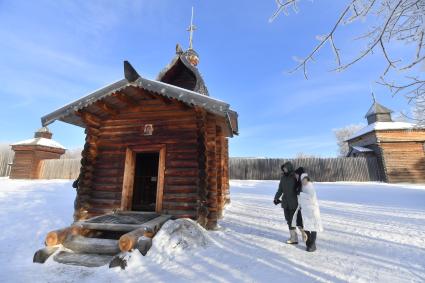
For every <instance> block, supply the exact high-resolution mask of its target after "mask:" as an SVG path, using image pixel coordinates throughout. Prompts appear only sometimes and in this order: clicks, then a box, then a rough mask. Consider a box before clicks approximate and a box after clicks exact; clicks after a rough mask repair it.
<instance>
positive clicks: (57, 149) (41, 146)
mask: <svg viewBox="0 0 425 283" xmlns="http://www.w3.org/2000/svg"><path fill="white" fill-rule="evenodd" d="M12 150H13V151H14V152H15V156H14V159H13V164H12V168H11V171H10V178H11V179H38V178H39V173H40V164H41V161H42V160H44V159H59V158H60V157H61V155H62V154H64V153H65V148H64V147H63V146H62V145H61V144H59V143H58V142H56V141H54V140H52V133H51V132H50V131H49V129H48V128H47V127H43V128H41V129H39V130H38V131H37V132H35V134H34V138H32V139H29V140H24V141H20V142H17V143H14V144H12Z"/></svg>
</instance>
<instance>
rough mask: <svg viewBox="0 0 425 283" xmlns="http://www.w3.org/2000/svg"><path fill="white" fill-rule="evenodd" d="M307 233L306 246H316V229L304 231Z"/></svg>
mask: <svg viewBox="0 0 425 283" xmlns="http://www.w3.org/2000/svg"><path fill="white" fill-rule="evenodd" d="M305 233H306V234H307V242H306V245H307V247H312V246H316V238H317V232H316V231H305Z"/></svg>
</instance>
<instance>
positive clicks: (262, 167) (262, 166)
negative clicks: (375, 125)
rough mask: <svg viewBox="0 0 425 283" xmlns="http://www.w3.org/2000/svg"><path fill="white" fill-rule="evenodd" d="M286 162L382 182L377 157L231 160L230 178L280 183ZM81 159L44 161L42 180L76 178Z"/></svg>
mask: <svg viewBox="0 0 425 283" xmlns="http://www.w3.org/2000/svg"><path fill="white" fill-rule="evenodd" d="M286 161H291V162H293V164H294V166H295V167H298V166H303V167H304V168H305V169H306V171H307V172H308V174H309V175H310V176H311V177H312V179H313V180H314V181H317V182H335V181H359V182H367V181H383V177H382V174H381V173H380V172H381V171H380V168H379V166H378V162H377V160H376V158H374V157H368V158H363V157H356V158H351V157H340V158H299V159H279V158H230V164H229V167H230V178H231V179H241V180H278V179H279V178H280V175H281V170H280V166H281V165H282V164H283V163H285V162H286ZM79 170H80V159H59V160H45V161H42V165H41V170H40V178H42V179H76V178H77V177H78V174H79Z"/></svg>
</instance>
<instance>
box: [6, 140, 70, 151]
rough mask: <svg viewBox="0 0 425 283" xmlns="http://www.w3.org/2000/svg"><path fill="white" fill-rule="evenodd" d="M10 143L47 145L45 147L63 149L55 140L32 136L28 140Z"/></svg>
mask: <svg viewBox="0 0 425 283" xmlns="http://www.w3.org/2000/svg"><path fill="white" fill-rule="evenodd" d="M12 145H39V146H47V147H53V148H60V149H65V147H64V146H63V145H61V144H60V143H58V142H57V141H54V140H51V139H46V138H33V139H29V140H24V141H20V142H17V143H14V144H12Z"/></svg>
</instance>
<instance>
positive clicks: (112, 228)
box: [33, 211, 172, 268]
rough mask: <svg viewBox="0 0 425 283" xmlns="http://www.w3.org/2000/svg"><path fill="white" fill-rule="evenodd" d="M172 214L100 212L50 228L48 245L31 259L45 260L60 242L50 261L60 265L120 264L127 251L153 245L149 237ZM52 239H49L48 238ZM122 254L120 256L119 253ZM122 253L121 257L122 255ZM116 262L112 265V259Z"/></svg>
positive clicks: (38, 261)
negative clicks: (61, 248)
mask: <svg viewBox="0 0 425 283" xmlns="http://www.w3.org/2000/svg"><path fill="white" fill-rule="evenodd" d="M171 218H172V216H171V215H164V214H163V215H160V214H156V213H154V212H133V211H131V212H117V213H109V214H104V215H100V216H97V217H93V218H90V219H87V220H84V221H79V222H76V223H74V225H72V226H70V227H65V228H63V229H59V230H55V231H52V232H50V233H49V234H48V237H46V242H45V243H46V245H47V247H46V248H44V249H40V250H38V251H37V252H36V253H35V255H34V259H33V262H37V263H44V262H45V261H46V260H47V258H49V257H50V256H51V255H52V254H54V253H55V252H56V250H57V249H59V247H61V245H62V246H63V247H64V248H65V250H59V252H57V253H56V254H55V255H54V256H53V260H54V261H56V262H59V263H63V264H69V265H79V266H86V267H99V266H103V265H106V264H109V265H110V267H114V266H121V268H125V265H126V264H124V263H126V261H127V259H126V257H125V255H126V254H127V252H129V251H131V250H133V249H138V250H139V251H140V252H141V253H142V254H143V255H146V253H147V251H148V250H149V249H150V247H151V245H152V238H153V237H154V236H155V234H156V233H157V232H158V230H159V229H160V228H161V226H162V225H163V224H164V223H165V222H166V221H168V220H169V219H171ZM49 237H50V238H54V239H55V240H54V241H48V240H47V238H49ZM120 255H121V256H120ZM123 255H124V256H123ZM114 258H115V259H116V260H115V261H117V260H118V261H117V262H118V263H119V264H111V261H112V260H113V259H114Z"/></svg>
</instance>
